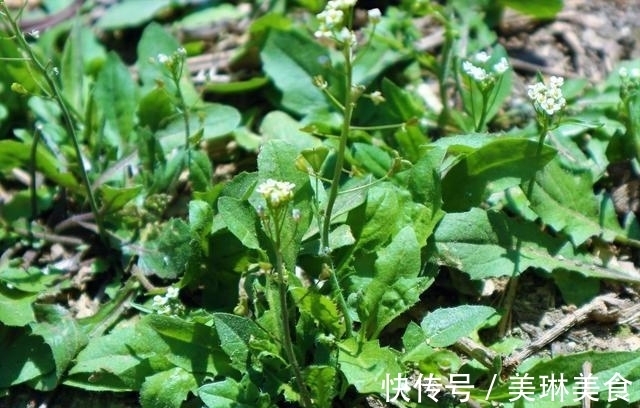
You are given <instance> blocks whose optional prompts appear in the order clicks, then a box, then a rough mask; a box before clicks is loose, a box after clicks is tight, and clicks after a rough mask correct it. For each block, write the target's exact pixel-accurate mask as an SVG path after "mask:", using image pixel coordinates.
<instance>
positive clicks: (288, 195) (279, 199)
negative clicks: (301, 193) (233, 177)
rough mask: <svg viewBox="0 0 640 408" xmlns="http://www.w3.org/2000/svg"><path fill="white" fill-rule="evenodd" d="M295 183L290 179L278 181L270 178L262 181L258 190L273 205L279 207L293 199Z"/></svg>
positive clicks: (268, 203)
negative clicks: (289, 180)
mask: <svg viewBox="0 0 640 408" xmlns="http://www.w3.org/2000/svg"><path fill="white" fill-rule="evenodd" d="M295 187H296V185H295V184H293V183H290V182H288V181H276V180H273V179H268V180H267V181H265V182H263V183H261V184H260V185H259V186H258V188H257V189H256V191H257V192H258V194H260V195H262V197H264V199H265V200H266V201H267V205H269V206H271V207H274V208H275V207H279V206H280V205H282V204H285V203H287V202H289V201H291V200H292V199H293V189H294V188H295Z"/></svg>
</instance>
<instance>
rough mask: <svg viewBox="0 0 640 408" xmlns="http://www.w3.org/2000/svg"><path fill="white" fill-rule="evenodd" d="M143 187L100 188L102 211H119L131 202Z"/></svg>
mask: <svg viewBox="0 0 640 408" xmlns="http://www.w3.org/2000/svg"><path fill="white" fill-rule="evenodd" d="M142 188H143V186H140V185H138V186H133V187H123V188H116V187H111V186H109V185H107V184H103V185H102V186H100V193H101V194H102V205H103V210H104V211H108V212H116V211H118V210H121V209H122V208H123V207H124V206H125V205H127V204H129V202H131V200H133V199H134V198H136V197H137V196H138V194H140V192H141V191H142Z"/></svg>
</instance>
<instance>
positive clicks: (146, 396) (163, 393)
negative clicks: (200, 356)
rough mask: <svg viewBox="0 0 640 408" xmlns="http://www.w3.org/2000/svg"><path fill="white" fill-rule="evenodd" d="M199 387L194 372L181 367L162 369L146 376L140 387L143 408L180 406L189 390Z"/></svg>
mask: <svg viewBox="0 0 640 408" xmlns="http://www.w3.org/2000/svg"><path fill="white" fill-rule="evenodd" d="M197 387H198V383H197V382H196V379H195V378H194V377H193V374H191V373H189V372H187V371H185V370H183V369H182V368H180V367H175V368H172V369H171V370H167V371H162V372H159V373H157V374H154V375H152V376H149V377H147V378H146V380H145V382H144V383H143V384H142V388H141V389H140V405H142V408H170V407H180V406H181V405H182V402H183V401H184V400H186V399H187V396H188V395H189V392H191V391H195V390H196V389H197Z"/></svg>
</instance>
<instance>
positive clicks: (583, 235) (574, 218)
mask: <svg viewBox="0 0 640 408" xmlns="http://www.w3.org/2000/svg"><path fill="white" fill-rule="evenodd" d="M530 202H531V206H532V208H533V210H534V211H535V212H536V213H537V214H538V215H539V216H540V218H541V220H542V222H543V223H545V224H547V225H549V226H551V228H553V229H554V230H555V231H558V232H560V231H562V232H564V233H566V234H567V235H568V236H569V237H570V238H571V242H573V244H574V245H576V246H579V245H581V244H583V243H584V242H585V241H586V240H587V239H589V238H591V237H593V236H602V238H603V239H605V240H607V241H612V240H613V239H614V238H615V236H616V235H617V234H618V233H620V232H616V231H612V230H609V229H605V228H603V227H601V225H600V210H599V207H598V201H597V200H596V197H595V196H594V195H593V181H592V180H591V174H590V173H589V172H586V171H583V172H577V171H570V170H566V169H563V168H562V166H561V165H560V163H559V162H558V160H553V161H552V162H551V163H549V165H547V166H546V167H545V168H544V169H543V170H542V171H540V172H539V173H538V174H537V176H536V183H535V185H534V188H533V191H532V194H531V199H530Z"/></svg>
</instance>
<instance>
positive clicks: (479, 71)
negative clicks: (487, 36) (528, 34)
mask: <svg viewBox="0 0 640 408" xmlns="http://www.w3.org/2000/svg"><path fill="white" fill-rule="evenodd" d="M490 59H491V56H490V55H489V54H487V53H486V52H485V51H480V52H479V53H477V54H476V55H474V56H473V60H474V61H475V63H474V62H472V61H470V60H465V61H463V62H462V71H464V73H465V74H467V75H468V76H469V77H470V78H471V79H473V80H474V81H475V82H477V83H478V84H479V85H487V84H489V83H492V82H493V81H495V80H496V77H497V76H500V75H502V74H504V73H505V72H507V70H509V68H510V66H509V61H507V59H506V58H505V57H502V58H500V61H498V62H497V63H495V64H493V66H491V67H488V66H487V63H488V62H489V60H490ZM476 64H477V65H476Z"/></svg>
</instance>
